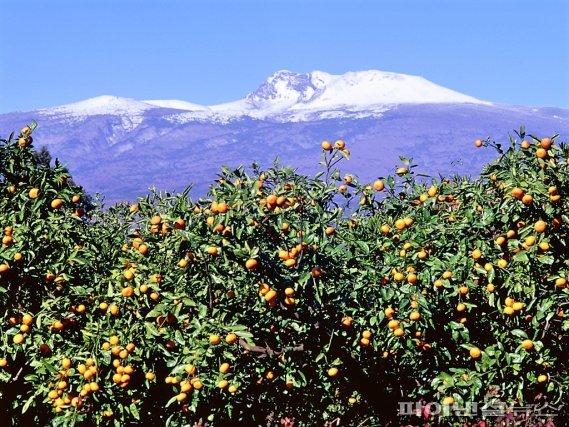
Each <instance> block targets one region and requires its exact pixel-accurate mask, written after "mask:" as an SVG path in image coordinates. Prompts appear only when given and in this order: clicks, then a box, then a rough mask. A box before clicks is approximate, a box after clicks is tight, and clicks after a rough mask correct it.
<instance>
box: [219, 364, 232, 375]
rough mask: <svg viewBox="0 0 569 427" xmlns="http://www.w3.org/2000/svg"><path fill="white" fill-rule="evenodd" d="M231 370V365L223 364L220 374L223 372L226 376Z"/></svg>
mask: <svg viewBox="0 0 569 427" xmlns="http://www.w3.org/2000/svg"><path fill="white" fill-rule="evenodd" d="M230 368H231V365H230V364H229V363H227V362H225V363H222V364H221V366H220V367H219V372H221V373H222V374H226V373H227V372H229V369H230Z"/></svg>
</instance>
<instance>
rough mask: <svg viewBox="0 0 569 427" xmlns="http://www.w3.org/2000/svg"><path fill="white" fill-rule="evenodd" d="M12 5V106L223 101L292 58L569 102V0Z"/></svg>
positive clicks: (5, 40) (1, 95) (530, 99)
mask: <svg viewBox="0 0 569 427" xmlns="http://www.w3.org/2000/svg"><path fill="white" fill-rule="evenodd" d="M0 17H1V18H2V23H3V29H2V34H1V35H0V112H7V111H16V110H29V109H34V108H39V107H46V106H52V105H59V104H64V103H68V102H73V101H78V100H81V99H85V98H89V97H93V96H98V95H103V94H108V95H118V96H125V97H132V98H136V99H183V100H186V101H191V102H196V103H201V104H214V103H220V102H224V101H231V100H234V99H238V98H241V97H243V96H244V95H245V94H247V93H248V92H250V91H252V90H254V89H255V88H256V87H257V86H258V85H259V84H260V83H261V82H262V81H263V80H264V79H265V78H266V77H267V76H268V75H270V74H272V73H273V72H275V71H277V70H279V69H289V70H293V71H298V72H307V71H312V70H316V69H317V70H323V71H327V72H330V73H335V74H337V73H343V72H346V71H356V70H367V69H379V70H385V71H395V72H401V73H408V74H418V75H422V76H424V77H426V78H427V79H429V80H431V81H434V82H435V83H438V84H441V85H443V86H446V87H449V88H451V89H454V90H457V91H460V92H463V93H466V94H469V95H472V96H475V97H478V98H482V99H486V100H490V101H494V102H499V103H509V104H524V105H551V106H561V107H569V73H568V72H567V70H568V69H569V25H568V23H569V2H568V1H566V0H555V1H554V0H539V1H536V0H491V1H490V0H488V1H487V0H477V1H474V0H460V1H457V0H446V1H443V0H430V1H427V0H393V1H380V0H369V1H363V0H349V1H348V0H346V1H337V0H288V1H280V0H256V1H253V0H203V1H191V0H185V1H182V0H179V1H174V0H161V1H158V0H155V1H150V0H136V1H135V0H122V1H121V0H114V1H107V0H99V1H95V0H93V1H77V0H51V1H46V0H41V1H39V0H38V1H31V0H0ZM7 23H8V26H6V24H7Z"/></svg>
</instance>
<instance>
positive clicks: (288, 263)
mask: <svg viewBox="0 0 569 427" xmlns="http://www.w3.org/2000/svg"><path fill="white" fill-rule="evenodd" d="M285 265H286V266H287V267H294V266H295V265H296V260H295V259H287V260H286V261H285Z"/></svg>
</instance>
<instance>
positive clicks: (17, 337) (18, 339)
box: [12, 334, 24, 344]
mask: <svg viewBox="0 0 569 427" xmlns="http://www.w3.org/2000/svg"><path fill="white" fill-rule="evenodd" d="M12 341H13V342H14V344H21V343H23V342H24V336H23V335H22V334H16V335H14V338H12Z"/></svg>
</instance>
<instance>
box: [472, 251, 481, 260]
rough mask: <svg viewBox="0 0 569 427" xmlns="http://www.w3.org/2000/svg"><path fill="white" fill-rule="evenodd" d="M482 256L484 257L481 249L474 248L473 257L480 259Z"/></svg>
mask: <svg viewBox="0 0 569 427" xmlns="http://www.w3.org/2000/svg"><path fill="white" fill-rule="evenodd" d="M481 257H482V252H481V251H480V249H474V250H473V251H472V258H474V259H480V258H481Z"/></svg>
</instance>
